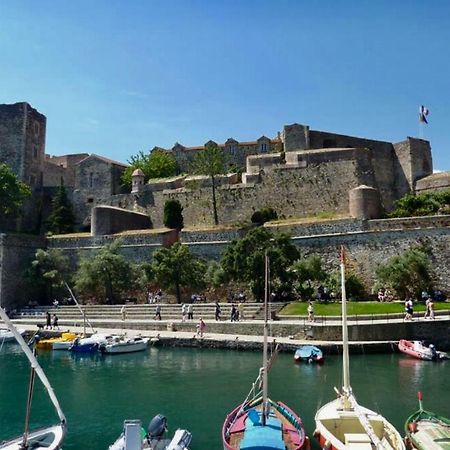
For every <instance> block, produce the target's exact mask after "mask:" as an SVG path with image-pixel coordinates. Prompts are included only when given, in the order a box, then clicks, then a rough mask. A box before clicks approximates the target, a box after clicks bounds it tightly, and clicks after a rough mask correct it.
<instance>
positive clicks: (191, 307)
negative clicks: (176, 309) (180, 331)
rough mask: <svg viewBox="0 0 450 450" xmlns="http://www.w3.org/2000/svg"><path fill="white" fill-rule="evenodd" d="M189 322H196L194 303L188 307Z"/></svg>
mask: <svg viewBox="0 0 450 450" xmlns="http://www.w3.org/2000/svg"><path fill="white" fill-rule="evenodd" d="M188 320H194V307H193V306H192V303H190V304H189V306H188Z"/></svg>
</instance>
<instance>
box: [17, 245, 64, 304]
mask: <svg viewBox="0 0 450 450" xmlns="http://www.w3.org/2000/svg"><path fill="white" fill-rule="evenodd" d="M25 279H26V281H27V283H28V284H29V285H30V286H33V288H37V289H41V290H42V291H44V292H45V293H46V297H47V298H49V297H52V296H53V295H52V294H53V291H54V290H55V289H60V288H62V287H63V286H64V281H67V282H69V281H70V265H69V259H68V258H67V257H66V256H64V254H63V253H62V251H61V250H57V249H49V250H43V249H38V250H37V251H36V253H35V256H34V260H33V261H32V262H31V266H30V267H29V268H28V269H27V271H26V273H25Z"/></svg>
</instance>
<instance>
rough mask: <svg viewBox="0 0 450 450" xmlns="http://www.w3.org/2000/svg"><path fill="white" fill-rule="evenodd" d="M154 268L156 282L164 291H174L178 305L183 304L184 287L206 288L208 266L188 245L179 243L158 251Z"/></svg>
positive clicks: (154, 256) (155, 254) (153, 264)
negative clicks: (205, 279) (205, 276)
mask: <svg viewBox="0 0 450 450" xmlns="http://www.w3.org/2000/svg"><path fill="white" fill-rule="evenodd" d="M152 266H153V273H154V275H155V279H156V281H157V282H158V283H159V284H160V286H161V287H163V288H164V289H168V290H174V291H175V295H176V297H177V301H178V303H181V289H182V288H183V287H188V286H189V287H192V288H201V287H203V286H204V275H205V272H206V264H205V263H204V262H203V261H202V260H201V259H199V258H196V257H195V256H193V255H192V254H191V252H190V251H189V248H188V247H187V246H186V245H182V244H180V243H179V242H177V243H175V244H174V245H172V246H171V247H167V248H162V249H161V250H158V251H156V252H155V253H154V254H153V263H152Z"/></svg>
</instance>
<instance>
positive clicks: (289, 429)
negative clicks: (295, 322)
mask: <svg viewBox="0 0 450 450" xmlns="http://www.w3.org/2000/svg"><path fill="white" fill-rule="evenodd" d="M268 280H269V263H268V258H267V255H266V258H265V299H264V311H265V314H264V344H263V364H262V367H261V368H260V371H259V375H258V377H257V378H256V381H255V382H254V383H253V385H252V389H251V390H250V392H249V394H248V396H247V397H246V399H245V400H244V402H243V403H242V404H240V405H239V406H237V407H236V408H235V409H233V411H231V412H230V414H228V416H227V417H226V419H225V422H224V424H223V427H222V441H223V448H224V450H238V449H240V450H250V449H264V450H276V449H281V450H286V449H287V450H302V449H309V439H308V438H307V436H306V435H305V430H304V427H303V423H302V420H301V419H300V417H299V416H298V415H297V414H296V413H295V412H294V411H293V410H292V409H290V408H289V407H288V406H286V405H285V404H284V403H282V402H280V401H273V400H271V399H270V398H269V397H268V371H269V367H270V365H271V364H270V362H268V360H267V353H268V352H267V347H268V345H267V337H268V324H267V316H268V314H267V312H268V311H267V310H268V292H269V287H268V283H269V282H268Z"/></svg>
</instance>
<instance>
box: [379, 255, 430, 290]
mask: <svg viewBox="0 0 450 450" xmlns="http://www.w3.org/2000/svg"><path fill="white" fill-rule="evenodd" d="M432 275H433V274H432V269H431V264H430V261H429V260H428V256H427V253H426V249H425V248H423V247H415V248H411V249H410V250H407V251H406V252H404V253H403V254H401V255H397V256H394V257H392V258H391V259H390V260H389V261H388V262H387V263H386V264H382V265H380V266H378V268H377V270H376V276H377V280H378V283H381V284H383V285H384V286H386V287H390V288H392V289H394V290H395V291H396V293H397V295H398V296H399V297H400V298H406V297H409V296H413V297H415V298H418V299H419V298H420V293H421V292H422V291H423V290H427V289H428V288H429V286H430V284H431V280H432Z"/></svg>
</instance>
